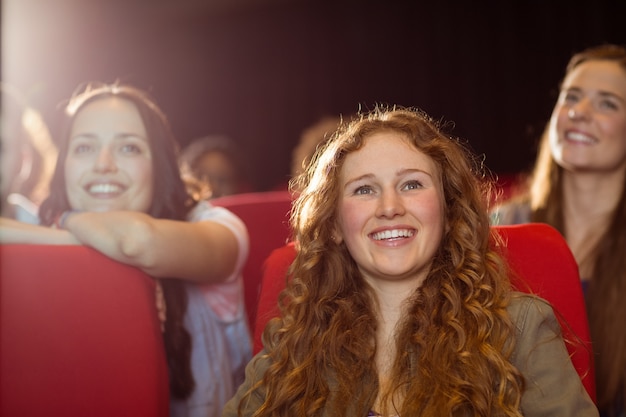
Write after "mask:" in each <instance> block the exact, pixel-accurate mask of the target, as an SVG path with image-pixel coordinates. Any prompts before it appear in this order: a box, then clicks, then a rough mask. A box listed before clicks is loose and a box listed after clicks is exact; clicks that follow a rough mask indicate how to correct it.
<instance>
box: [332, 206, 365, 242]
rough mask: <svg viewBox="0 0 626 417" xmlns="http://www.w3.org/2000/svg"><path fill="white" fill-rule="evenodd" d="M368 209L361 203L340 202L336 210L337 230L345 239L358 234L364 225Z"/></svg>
mask: <svg viewBox="0 0 626 417" xmlns="http://www.w3.org/2000/svg"><path fill="white" fill-rule="evenodd" d="M367 213H369V211H368V210H367V208H366V207H364V206H363V205H362V204H354V203H350V202H342V203H340V209H339V212H338V216H339V218H338V221H339V231H340V233H341V235H342V237H343V238H344V239H345V240H350V238H351V237H352V236H355V235H358V234H360V232H361V231H362V230H363V228H364V227H365V223H366V221H367V218H368V217H369V216H368V214H367Z"/></svg>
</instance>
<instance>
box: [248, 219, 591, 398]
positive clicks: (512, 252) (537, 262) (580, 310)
mask: <svg viewBox="0 0 626 417" xmlns="http://www.w3.org/2000/svg"><path fill="white" fill-rule="evenodd" d="M493 229H494V230H495V231H496V232H497V233H499V234H500V236H501V237H502V241H503V244H504V247H503V248H502V251H503V254H504V255H505V256H506V258H507V259H508V261H509V264H510V265H511V268H512V269H513V271H514V273H515V277H513V283H514V285H515V286H516V288H518V289H519V290H520V291H525V292H532V293H534V294H537V295H538V296H540V297H542V298H544V299H546V300H547V301H548V302H550V303H551V304H552V306H553V308H554V310H555V312H556V313H557V316H558V317H559V319H560V321H561V325H562V326H561V327H562V329H563V334H564V337H565V340H566V341H568V343H567V348H568V350H569V352H570V354H571V357H572V363H573V364H574V367H575V368H576V370H577V371H578V374H579V375H580V377H581V380H582V382H583V384H584V386H585V388H586V389H587V392H588V393H589V395H590V396H591V398H592V399H593V400H594V401H595V399H596V395H595V380H594V377H595V374H594V368H593V354H592V350H591V342H590V340H591V338H590V334H589V326H588V323H587V312H586V308H585V302H584V297H583V292H582V286H581V284H580V278H579V275H578V266H577V264H576V261H575V259H574V256H573V255H572V253H571V251H570V249H569V247H568V246H567V243H566V242H565V239H563V237H562V236H561V234H560V233H559V232H558V231H557V230H556V229H554V228H553V227H551V226H548V225H546V224H539V223H529V224H522V225H514V226H493ZM295 254H296V249H295V245H294V243H290V244H288V245H284V246H283V247H281V248H279V249H276V250H275V251H273V252H272V254H271V255H270V256H269V257H268V259H267V261H266V263H265V269H264V276H263V280H262V284H261V293H260V296H259V305H258V310H257V319H256V324H255V327H254V353H258V352H259V351H260V350H261V349H262V342H261V336H262V334H263V330H264V329H265V325H266V324H267V322H268V321H269V320H270V319H271V318H273V317H276V316H277V315H278V307H277V300H278V296H279V293H280V291H282V290H283V288H284V287H285V277H286V274H287V270H288V268H289V266H290V265H291V263H292V261H293V259H294V257H295Z"/></svg>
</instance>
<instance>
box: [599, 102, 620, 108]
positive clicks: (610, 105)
mask: <svg viewBox="0 0 626 417" xmlns="http://www.w3.org/2000/svg"><path fill="white" fill-rule="evenodd" d="M599 106H600V108H601V109H608V110H617V108H618V107H617V104H615V103H613V102H612V101H611V100H601V101H600V105H599Z"/></svg>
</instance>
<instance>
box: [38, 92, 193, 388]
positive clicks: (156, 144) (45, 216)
mask: <svg viewBox="0 0 626 417" xmlns="http://www.w3.org/2000/svg"><path fill="white" fill-rule="evenodd" d="M108 97H118V98H122V99H124V100H127V101H129V102H131V103H133V104H134V105H135V107H136V108H137V110H138V111H139V115H140V116H141V119H142V121H143V123H144V125H145V128H146V132H147V136H148V138H149V144H150V149H151V152H152V167H153V170H152V172H153V173H154V176H153V179H152V185H153V189H154V190H158V194H155V198H153V200H152V203H151V205H150V207H149V209H148V212H147V214H149V215H150V216H152V217H155V218H159V219H171V220H186V218H187V214H188V213H189V211H190V210H191V208H192V207H193V205H194V204H195V203H196V202H195V201H194V200H193V198H192V197H191V196H190V195H189V194H188V192H187V187H186V185H185V183H184V181H183V180H182V178H181V175H180V171H179V169H178V162H177V158H178V144H177V142H176V140H175V137H174V135H173V133H172V130H171V128H170V125H169V122H168V120H167V117H166V116H165V114H164V113H163V112H162V111H161V109H160V108H159V107H158V106H157V104H156V101H155V100H154V99H153V98H152V97H151V96H150V95H149V94H148V92H146V91H143V90H140V89H138V88H136V87H133V86H130V85H123V84H119V83H114V84H89V85H87V86H86V87H85V88H84V89H80V90H78V92H77V93H75V94H74V95H73V96H72V98H71V99H70V100H69V103H68V104H67V106H66V108H65V110H66V115H67V116H68V117H67V119H66V120H65V122H66V123H65V128H64V134H63V137H62V139H63V140H61V143H60V147H59V148H60V149H59V159H58V163H57V165H56V169H55V171H54V174H53V176H52V181H51V184H50V196H49V197H48V198H47V199H46V200H45V201H44V202H43V203H42V205H41V208H40V217H41V219H42V224H45V225H52V224H54V222H55V220H56V219H57V218H58V217H59V216H60V215H61V214H62V213H63V212H64V211H66V210H71V209H72V207H70V203H69V200H68V196H67V187H66V179H65V169H64V165H65V160H66V158H67V156H68V151H69V141H70V131H71V127H72V124H73V123H74V120H75V119H76V116H77V115H78V114H79V113H80V111H81V110H82V109H83V108H84V107H85V106H86V105H87V104H89V103H92V102H94V101H97V100H102V99H104V98H108ZM160 281H161V284H162V286H163V293H164V297H165V302H166V305H167V310H166V311H167V316H166V322H165V332H164V336H163V338H164V342H165V351H166V355H167V359H168V367H169V374H170V390H171V393H172V395H173V396H174V397H176V398H186V397H188V396H189V394H190V393H191V392H192V391H193V388H194V385H195V382H194V380H193V375H192V372H191V361H190V358H191V336H190V335H189V333H188V332H187V330H186V329H185V327H184V324H183V319H184V316H185V313H186V310H187V295H186V292H185V288H184V284H183V282H182V281H181V280H179V279H175V278H162V279H161V280H160Z"/></svg>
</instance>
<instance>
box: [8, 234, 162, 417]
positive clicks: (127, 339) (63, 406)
mask: <svg viewBox="0 0 626 417" xmlns="http://www.w3.org/2000/svg"><path fill="white" fill-rule="evenodd" d="M0 262H1V264H0V268H1V269H0V278H1V291H2V292H1V297H0V415H2V416H91V417H110V416H129V417H131V416H133V417H135V416H163V417H166V416H168V415H169V382H168V375H167V372H168V371H167V363H166V359H165V351H164V347H163V340H162V337H161V330H160V323H159V320H158V317H157V313H156V308H155V285H154V280H152V279H151V278H150V277H149V276H147V275H146V274H144V273H143V272H142V271H140V270H138V269H136V268H132V267H129V266H126V265H122V264H120V263H117V262H115V261H112V260H111V259H109V258H107V257H105V256H104V255H102V254H100V253H98V252H96V251H94V250H92V249H89V248H87V247H83V246H48V245H1V246H0Z"/></svg>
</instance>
